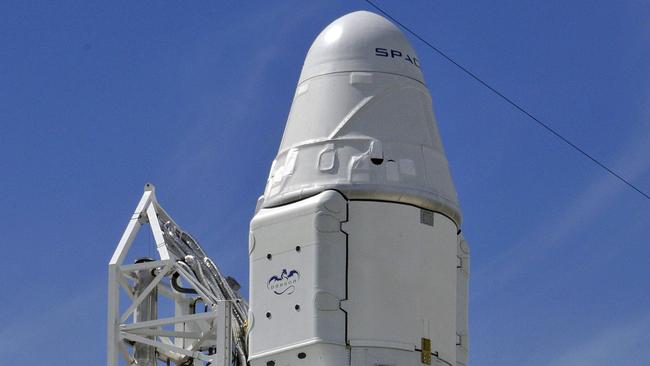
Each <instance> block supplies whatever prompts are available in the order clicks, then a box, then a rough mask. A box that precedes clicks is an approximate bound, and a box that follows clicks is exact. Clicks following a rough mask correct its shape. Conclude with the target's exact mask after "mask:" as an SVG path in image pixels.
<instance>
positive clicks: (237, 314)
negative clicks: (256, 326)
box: [107, 184, 248, 366]
mask: <svg viewBox="0 0 650 366" xmlns="http://www.w3.org/2000/svg"><path fill="white" fill-rule="evenodd" d="M147 223H148V224H149V227H150V228H151V232H152V234H153V238H154V240H155V245H156V248H157V252H158V258H157V259H151V258H143V259H139V260H137V261H136V262H135V263H133V264H124V261H125V259H126V257H127V254H128V252H129V249H130V248H131V245H132V243H133V242H134V240H135V238H136V237H137V235H138V232H139V229H140V228H141V227H142V226H143V225H146V224H147ZM238 289H239V285H238V284H237V282H236V281H235V280H234V279H232V278H230V277H224V276H223V275H222V274H221V272H220V271H219V269H218V267H217V266H216V265H215V264H214V263H213V262H212V260H210V258H208V257H207V256H206V255H205V253H204V252H203V250H202V249H201V247H200V246H199V245H198V243H197V242H196V240H194V239H193V238H192V236H191V235H189V234H188V233H186V232H184V231H183V230H181V228H180V227H179V226H178V225H177V224H176V223H175V222H174V221H173V220H172V219H171V217H170V216H169V215H168V214H167V213H166V212H165V210H164V209H163V208H162V207H161V206H160V205H159V204H158V201H157V200H156V195H155V188H154V186H153V185H152V184H146V185H145V191H144V194H143V195H142V198H141V199H140V202H139V203H138V206H137V208H136V210H135V212H134V214H133V216H132V217H131V220H130V221H129V223H128V225H127V227H126V230H125V231H124V234H123V235H122V238H121V239H120V241H119V244H118V245H117V248H116V249H115V252H114V254H113V257H112V258H111V260H110V262H109V265H108V352H107V365H108V366H118V365H119V364H121V363H120V361H119V359H120V354H121V355H122V358H123V360H124V361H125V362H126V365H139V366H156V365H158V364H159V362H162V364H166V365H171V364H174V365H177V366H189V365H191V366H198V365H204V366H207V365H213V366H233V365H236V366H244V365H246V362H247V361H246V324H247V311H248V304H247V303H246V301H245V300H244V299H243V298H242V296H241V295H240V294H239V292H238ZM123 294H125V295H126V296H123ZM121 300H125V301H121ZM165 306H166V307H165ZM163 309H173V313H174V315H173V316H171V317H163V318H159V317H158V314H160V313H162V310H163ZM170 311H171V310H170Z"/></svg>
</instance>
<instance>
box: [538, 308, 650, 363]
mask: <svg viewBox="0 0 650 366" xmlns="http://www.w3.org/2000/svg"><path fill="white" fill-rule="evenodd" d="M648 345H650V314H645V315H644V316H642V317H639V318H635V319H631V320H628V321H626V322H624V323H622V324H618V325H614V326H609V327H605V328H602V329H600V330H599V331H598V332H597V333H595V334H594V335H593V336H592V337H590V338H588V339H586V340H583V341H581V340H578V339H577V340H575V343H574V344H573V345H572V346H570V347H568V348H567V349H566V350H564V351H561V352H560V353H559V354H557V353H556V354H549V355H548V357H550V361H549V362H548V363H547V364H546V365H547V366H610V365H621V364H625V365H650V352H648ZM542 364H544V363H542Z"/></svg>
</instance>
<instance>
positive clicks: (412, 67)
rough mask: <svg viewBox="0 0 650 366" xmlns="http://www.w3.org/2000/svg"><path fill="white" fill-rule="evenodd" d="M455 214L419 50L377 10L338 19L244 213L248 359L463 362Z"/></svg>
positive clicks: (283, 364)
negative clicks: (260, 189) (251, 207)
mask: <svg viewBox="0 0 650 366" xmlns="http://www.w3.org/2000/svg"><path fill="white" fill-rule="evenodd" d="M460 222H461V213H460V208H459V205H458V199H457V197H456V191H455V188H454V185H453V182H452V179H451V175H450V173H449V168H448V166H447V159H446V157H445V153H444V150H443V146H442V143H441V141H440V136H439V132H438V128H437V126H436V120H435V117H434V114H433V108H432V103H431V96H430V95H429V92H428V90H427V87H426V86H425V84H424V78H423V76H422V72H421V70H420V61H419V59H418V57H417V55H416V53H415V51H414V50H413V48H412V47H411V45H410V44H409V42H408V41H407V39H406V38H405V36H404V35H403V34H402V32H401V31H400V30H399V29H398V28H397V27H396V26H395V25H394V24H392V23H391V22H389V21H388V20H386V19H384V18H383V17H381V16H379V15H376V14H373V13H370V12H365V11H359V12H354V13H351V14H348V15H345V16H343V17H342V18H339V19H337V20H336V21H334V22H333V23H332V24H330V25H329V26H328V27H327V28H325V30H323V32H322V33H321V34H320V35H319V36H318V37H317V38H316V40H315V41H314V43H313V45H312V46H311V48H310V50H309V52H308V54H307V57H306V59H305V63H304V66H303V69H302V73H301V75H300V80H299V82H298V87H297V90H296V93H295V96H294V99H293V104H292V106H291V111H290V113H289V117H288V120H287V123H286V128H285V131H284V136H283V138H282V142H281V144H280V149H279V152H278V154H277V157H276V158H275V160H274V161H273V165H272V167H271V172H270V175H269V178H268V183H267V186H266V190H265V192H264V196H263V197H261V198H260V200H259V202H258V206H257V210H256V213H255V217H254V218H253V220H252V221H251V225H250V242H249V254H250V310H249V315H248V337H249V352H248V356H249V362H250V365H251V366H288V365H291V366H293V365H309V366H342V365H351V366H389V365H391V366H415V365H422V364H427V365H431V364H435V365H458V366H462V365H466V363H467V350H468V336H467V282H468V275H469V249H468V246H467V243H466V242H465V240H464V239H463V237H462V235H461V234H460Z"/></svg>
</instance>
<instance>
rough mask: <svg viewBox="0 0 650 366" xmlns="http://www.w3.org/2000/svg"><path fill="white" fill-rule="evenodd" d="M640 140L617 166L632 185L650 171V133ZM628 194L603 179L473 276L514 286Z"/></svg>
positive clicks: (612, 181)
mask: <svg viewBox="0 0 650 366" xmlns="http://www.w3.org/2000/svg"><path fill="white" fill-rule="evenodd" d="M638 136H639V138H637V140H636V141H633V142H632V143H629V144H626V145H625V146H626V148H625V149H624V150H623V151H622V152H621V153H620V154H619V157H618V159H617V160H616V163H615V164H614V166H615V167H617V170H619V171H620V172H621V173H623V174H624V175H625V176H626V177H627V178H628V179H630V180H631V181H635V180H637V179H639V178H640V177H643V176H645V174H647V173H648V172H649V171H650V155H649V154H648V147H649V146H650V133H646V132H645V131H643V132H642V133H639V134H638ZM645 188H646V189H647V187H645ZM624 193H628V187H626V186H624V185H623V184H621V183H620V182H618V181H616V180H615V179H614V178H613V177H611V176H610V175H602V176H601V177H600V178H599V179H597V180H595V181H594V182H593V183H592V184H591V185H590V186H589V187H587V189H585V190H584V191H583V192H582V193H581V194H579V195H578V196H576V198H575V199H574V200H572V201H570V202H569V203H568V204H566V205H565V206H564V207H562V206H560V207H558V209H557V210H555V211H554V213H553V216H551V217H549V218H548V219H547V220H545V221H542V222H540V224H539V225H538V226H537V227H535V228H533V229H532V230H531V231H529V232H528V233H527V234H526V235H525V236H524V237H522V238H521V239H520V240H517V241H516V243H517V244H516V245H514V246H512V247H511V248H510V249H509V250H506V251H504V252H503V253H502V254H501V255H499V256H497V257H495V258H494V259H493V260H492V261H490V262H488V263H485V264H483V265H480V266H478V267H477V268H476V270H475V271H474V273H473V276H476V277H477V278H489V279H490V281H491V282H492V283H493V284H501V285H505V284H507V283H509V282H511V281H512V280H514V279H515V278H517V276H518V275H519V274H521V272H522V271H523V270H524V269H526V268H527V267H529V266H530V264H531V263H533V262H535V261H539V260H542V259H543V258H545V257H547V256H548V255H549V254H548V253H550V252H551V249H553V248H557V247H560V246H562V245H566V244H567V243H568V242H569V240H568V239H569V238H570V237H571V235H574V234H575V233H578V232H579V231H580V230H581V229H583V228H585V227H587V226H588V225H589V224H590V223H592V222H593V220H595V219H596V218H597V217H599V215H602V214H603V212H605V211H606V210H607V209H608V208H609V207H611V205H613V204H614V203H615V202H616V200H617V199H619V198H620V196H621V195H623V194H624ZM488 290H489V291H488ZM494 290H495V288H494V287H491V288H489V289H485V291H481V289H480V288H479V289H477V291H476V292H475V293H473V294H472V295H473V296H474V297H475V298H480V297H481V296H483V295H486V294H488V292H490V293H491V292H492V291H494Z"/></svg>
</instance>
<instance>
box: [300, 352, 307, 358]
mask: <svg viewBox="0 0 650 366" xmlns="http://www.w3.org/2000/svg"><path fill="white" fill-rule="evenodd" d="M305 357H307V354H306V353H305V352H300V353H298V358H299V359H301V360H303V359H305Z"/></svg>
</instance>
